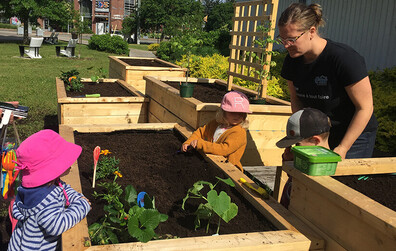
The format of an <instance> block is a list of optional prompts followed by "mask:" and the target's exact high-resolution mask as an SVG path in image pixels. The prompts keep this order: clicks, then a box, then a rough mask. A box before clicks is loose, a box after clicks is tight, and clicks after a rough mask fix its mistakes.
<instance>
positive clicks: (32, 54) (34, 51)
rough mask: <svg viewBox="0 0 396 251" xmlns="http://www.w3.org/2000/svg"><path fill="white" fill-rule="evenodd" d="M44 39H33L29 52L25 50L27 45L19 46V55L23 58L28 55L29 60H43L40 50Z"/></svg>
mask: <svg viewBox="0 0 396 251" xmlns="http://www.w3.org/2000/svg"><path fill="white" fill-rule="evenodd" d="M43 40H44V38H42V37H32V38H31V39H30V44H29V50H25V45H20V46H19V53H20V55H21V57H23V55H24V54H26V55H27V56H28V57H29V58H41V56H40V53H39V50H40V47H41V44H42V43H43Z"/></svg>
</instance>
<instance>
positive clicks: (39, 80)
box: [0, 43, 114, 140]
mask: <svg viewBox="0 0 396 251" xmlns="http://www.w3.org/2000/svg"><path fill="white" fill-rule="evenodd" d="M60 45H66V43H61V44H60ZM0 51H1V53H0V101H3V102H4V101H19V103H20V104H21V105H24V106H28V107H29V114H28V117H27V118H26V119H21V120H17V128H18V132H19V134H20V136H21V140H23V139H25V138H27V137H28V136H29V135H31V134H33V133H35V132H37V131H39V130H42V129H44V128H51V129H52V128H56V126H57V123H58V121H57V97H56V86H55V78H56V77H58V76H60V74H61V71H69V70H72V69H77V70H78V71H79V72H80V77H84V78H89V77H91V76H93V75H94V74H95V73H96V72H97V71H98V69H99V68H101V67H102V68H103V69H106V70H108V68H109V59H108V56H109V55H114V54H109V53H106V52H99V51H94V50H90V49H88V47H87V46H86V45H80V44H79V45H77V48H76V54H80V55H81V56H80V58H67V57H57V56H56V53H55V45H42V47H41V48H40V55H41V56H42V57H43V58H42V59H27V58H20V57H19V48H18V44H15V43H0ZM12 131H13V130H9V132H10V136H11V133H12Z"/></svg>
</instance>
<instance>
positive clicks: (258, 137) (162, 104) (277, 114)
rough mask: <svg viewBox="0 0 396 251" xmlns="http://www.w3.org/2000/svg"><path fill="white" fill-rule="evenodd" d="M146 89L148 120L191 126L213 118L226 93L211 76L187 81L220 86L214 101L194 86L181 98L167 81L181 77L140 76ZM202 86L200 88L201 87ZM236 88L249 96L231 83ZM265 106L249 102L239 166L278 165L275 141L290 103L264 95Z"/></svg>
mask: <svg viewBox="0 0 396 251" xmlns="http://www.w3.org/2000/svg"><path fill="white" fill-rule="evenodd" d="M144 79H145V80H146V82H147V83H146V84H147V88H146V95H147V96H149V97H150V107H149V117H148V121H149V122H177V123H186V124H188V125H189V126H191V127H193V128H194V129H196V128H198V127H200V126H202V125H204V124H206V123H207V122H209V121H210V120H212V119H214V118H215V114H216V111H217V110H218V109H219V107H220V102H221V97H222V95H224V94H225V93H226V83H225V81H222V80H215V79H196V78H189V82H191V83H198V84H199V85H200V86H205V85H208V86H215V87H216V88H214V89H219V90H220V89H223V90H224V91H223V92H224V94H222V95H220V99H219V98H217V100H216V102H202V101H200V100H198V99H196V98H194V95H196V91H197V90H195V89H197V87H196V88H195V89H194V94H193V97H192V98H182V97H180V95H179V90H178V89H176V88H174V87H172V86H170V85H169V84H167V82H169V83H171V82H173V83H179V82H180V81H185V78H169V77H163V78H154V77H152V76H146V77H144ZM203 88H204V87H203ZM233 90H238V91H241V92H244V93H247V94H248V95H250V96H252V95H254V94H255V92H253V91H251V90H248V89H246V88H243V87H240V86H236V85H233ZM267 103H269V104H266V105H262V104H261V105H250V110H251V111H252V112H253V113H252V114H249V115H248V119H249V128H248V144H247V146H246V150H245V154H244V155H243V157H242V159H241V162H242V165H247V166H255V165H260V166H262V165H265V166H279V165H281V164H282V163H281V155H282V153H283V149H280V148H277V147H276V145H275V143H276V142H277V141H278V140H279V139H281V138H283V137H284V136H285V130H286V124H287V120H288V119H289V117H290V115H291V107H290V102H287V101H283V100H280V99H277V98H273V97H270V96H268V97H267Z"/></svg>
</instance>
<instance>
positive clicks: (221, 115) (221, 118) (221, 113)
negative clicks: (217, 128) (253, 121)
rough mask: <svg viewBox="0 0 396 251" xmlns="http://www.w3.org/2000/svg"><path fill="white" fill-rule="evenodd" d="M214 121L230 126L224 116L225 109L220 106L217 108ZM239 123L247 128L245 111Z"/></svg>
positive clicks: (247, 122)
mask: <svg viewBox="0 0 396 251" xmlns="http://www.w3.org/2000/svg"><path fill="white" fill-rule="evenodd" d="M216 121H217V123H219V124H221V125H223V126H227V127H228V126H230V123H228V121H227V120H226V118H225V111H224V110H223V109H221V108H220V109H219V110H217V113H216ZM240 125H241V127H242V128H244V129H247V128H248V127H249V120H248V119H247V113H244V118H243V121H242V122H241V124H240Z"/></svg>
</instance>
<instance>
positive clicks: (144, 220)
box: [139, 209, 160, 229]
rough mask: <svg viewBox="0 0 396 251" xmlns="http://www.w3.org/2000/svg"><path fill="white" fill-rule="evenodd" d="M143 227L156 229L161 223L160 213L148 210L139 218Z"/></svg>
mask: <svg viewBox="0 0 396 251" xmlns="http://www.w3.org/2000/svg"><path fill="white" fill-rule="evenodd" d="M139 222H140V224H141V225H142V227H145V228H151V229H155V228H156V227H158V224H159V223H160V213H159V212H158V211H157V210H153V209H146V210H144V211H143V212H142V214H141V215H140V217H139Z"/></svg>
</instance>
